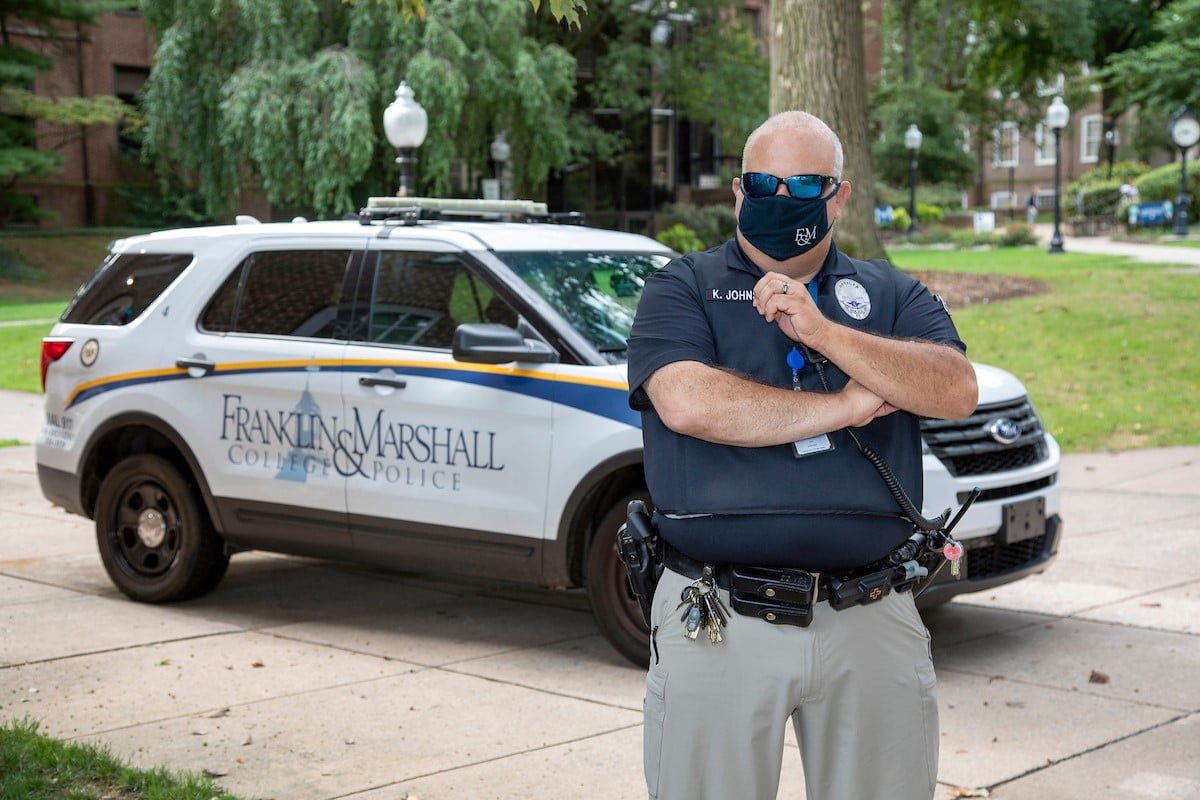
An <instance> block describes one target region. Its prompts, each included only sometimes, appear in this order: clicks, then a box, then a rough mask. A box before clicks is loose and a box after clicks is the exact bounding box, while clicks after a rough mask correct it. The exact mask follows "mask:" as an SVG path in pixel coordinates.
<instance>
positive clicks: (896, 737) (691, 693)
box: [644, 570, 938, 800]
mask: <svg viewBox="0 0 1200 800" xmlns="http://www.w3.org/2000/svg"><path fill="white" fill-rule="evenodd" d="M691 582H692V580H691V579H690V578H687V577H684V576H682V575H679V574H677V573H675V572H672V571H670V570H666V571H664V572H663V576H662V580H661V581H660V583H659V585H658V589H657V590H656V591H655V596H654V608H653V612H652V620H651V629H652V630H654V629H655V628H656V627H657V631H656V632H654V633H653V634H652V636H651V642H650V671H649V673H648V675H647V678H646V700H645V753H644V758H645V769H646V786H647V789H648V791H649V795H650V797H651V798H652V800H685V799H686V800H734V798H736V800H774V798H775V796H776V792H777V790H778V787H779V773H780V769H781V765H782V759H783V742H784V733H785V729H784V726H785V725H786V723H787V721H788V719H791V721H792V724H793V726H794V727H795V732H796V738H797V739H798V741H799V743H800V753H801V757H802V759H803V762H804V778H805V785H806V787H807V790H808V800H930V798H931V797H932V796H933V793H934V790H935V783H936V780H937V761H938V713H937V698H936V695H935V684H936V680H935V678H934V672H933V661H932V660H931V658H930V645H929V632H928V630H926V628H925V625H924V623H922V621H921V617H920V615H919V614H918V613H917V609H916V606H915V605H914V603H913V599H912V595H911V594H909V593H907V592H905V593H900V594H897V593H892V594H890V595H888V596H887V597H885V598H884V599H883V600H880V601H879V602H876V603H873V604H871V605H867V606H858V607H855V608H851V609H848V610H845V611H834V610H833V609H832V608H830V607H829V605H828V603H818V604H817V606H816V607H815V609H814V612H815V613H814V619H813V622H812V624H811V625H809V627H807V628H798V627H795V626H791V625H772V624H770V623H767V622H763V621H761V620H758V619H754V618H752V617H745V616H742V615H740V614H737V613H736V612H735V613H732V614H731V618H730V624H729V626H728V627H726V628H725V629H724V630H723V635H724V637H725V640H724V641H723V642H721V643H719V644H716V645H713V644H710V643H709V641H708V637H707V636H706V635H705V634H704V633H703V632H702V633H701V634H700V636H698V637H697V638H696V640H694V641H692V640H689V639H687V638H686V637H685V636H684V635H683V624H682V623H681V622H680V621H679V615H680V614H681V613H682V612H680V611H676V606H677V605H678V603H679V596H680V593H681V592H682V591H683V589H684V587H686V586H687V585H688V584H690V583H691ZM721 595H722V599H723V600H725V602H726V605H728V602H729V596H728V593H727V592H726V591H725V590H723V589H722V590H721Z"/></svg>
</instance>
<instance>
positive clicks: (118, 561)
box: [96, 454, 229, 603]
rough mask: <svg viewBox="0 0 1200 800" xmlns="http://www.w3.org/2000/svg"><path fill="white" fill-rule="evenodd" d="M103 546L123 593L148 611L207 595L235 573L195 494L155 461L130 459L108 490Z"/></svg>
mask: <svg viewBox="0 0 1200 800" xmlns="http://www.w3.org/2000/svg"><path fill="white" fill-rule="evenodd" d="M96 544H97V546H98V547H99V549H100V559H101V560H102V561H103V562H104V569H105V570H106V571H107V572H108V576H109V578H111V579H112V582H113V583H114V584H115V585H116V587H117V588H118V589H120V590H121V591H122V592H124V593H125V594H127V595H129V596H130V597H131V598H133V599H134V600H140V601H142V602H146V603H167V602H171V601H174V600H185V599H187V598H189V597H195V596H197V595H201V594H204V593H205V592H208V591H209V590H211V589H212V588H213V587H214V586H216V585H217V584H218V583H219V582H220V581H221V578H222V577H223V576H224V575H225V568H226V567H227V566H228V565H229V556H228V555H227V554H226V553H225V549H224V546H223V544H222V542H221V539H220V537H219V536H217V534H216V532H215V531H214V530H213V528H212V524H211V523H210V522H209V519H208V514H207V513H206V512H205V510H204V508H203V507H202V506H201V505H200V502H199V498H197V496H196V492H195V490H194V489H193V488H192V486H191V485H190V484H189V483H188V482H187V480H185V479H184V477H183V475H181V474H180V472H179V470H178V469H176V468H175V467H174V465H172V464H171V463H170V462H169V461H167V460H166V459H164V458H161V457H159V456H156V455H150V454H141V455H136V456H130V457H129V458H126V459H124V460H123V461H121V462H119V463H118V464H117V465H116V466H115V467H113V469H112V471H111V472H109V473H108V475H107V476H105V478H104V481H103V483H101V484H100V494H99V496H98V497H97V499H96Z"/></svg>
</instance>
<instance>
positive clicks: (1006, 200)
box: [992, 192, 1017, 211]
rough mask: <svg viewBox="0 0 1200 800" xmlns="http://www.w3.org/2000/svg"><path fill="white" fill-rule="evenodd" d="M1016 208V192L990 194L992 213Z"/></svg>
mask: <svg viewBox="0 0 1200 800" xmlns="http://www.w3.org/2000/svg"><path fill="white" fill-rule="evenodd" d="M1016 207H1017V194H1016V192H992V210H993V211H1013V210H1014V209H1016Z"/></svg>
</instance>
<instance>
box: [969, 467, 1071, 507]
mask: <svg viewBox="0 0 1200 800" xmlns="http://www.w3.org/2000/svg"><path fill="white" fill-rule="evenodd" d="M1057 482H1058V473H1057V472H1056V473H1054V474H1053V475H1047V476H1046V477H1044V478H1038V479H1037V480H1036V481H1026V482H1025V483H1014V484H1012V485H1011V486H994V487H992V488H991V489H984V490H983V491H982V492H980V493H979V497H977V498H975V501H976V502H977V503H983V502H987V501H988V500H1003V499H1005V498H1007V497H1016V496H1017V495H1020V494H1030V493H1031V492H1037V491H1041V490H1042V489H1045V488H1046V487H1047V486H1053V485H1054V484H1055V483H1057ZM970 496H971V493H970V492H959V493H958V494H957V495H956V497H957V499H958V502H960V503H965V502H967V498H968V497H970Z"/></svg>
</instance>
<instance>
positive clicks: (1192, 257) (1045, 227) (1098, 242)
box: [1036, 223, 1200, 272]
mask: <svg viewBox="0 0 1200 800" xmlns="http://www.w3.org/2000/svg"><path fill="white" fill-rule="evenodd" d="M1036 229H1037V234H1038V241H1040V242H1041V243H1042V244H1043V245H1046V246H1049V244H1050V239H1051V237H1052V236H1053V235H1054V225H1053V224H1045V223H1039V224H1038V225H1037V226H1036ZM1060 230H1061V231H1063V233H1064V236H1063V251H1064V252H1067V253H1097V254H1100V255H1109V256H1129V257H1130V258H1132V259H1134V260H1135V261H1141V262H1143V263H1147V264H1178V265H1179V266H1180V267H1183V268H1186V269H1187V271H1189V272H1191V271H1195V270H1200V247H1185V246H1183V245H1167V244H1142V243H1140V242H1122V241H1114V240H1113V239H1110V238H1109V237H1107V236H1067V235H1065V233H1066V229H1065V228H1064V227H1061V226H1060Z"/></svg>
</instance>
